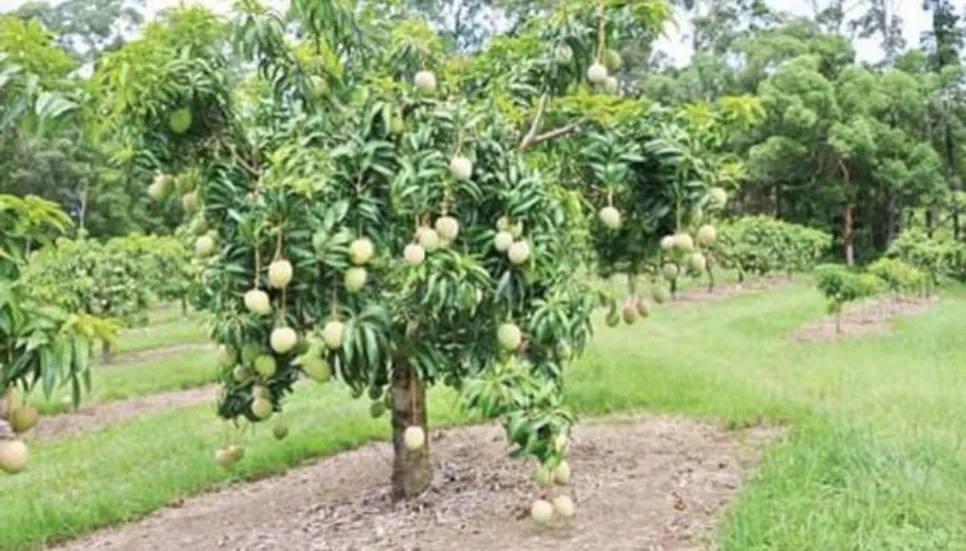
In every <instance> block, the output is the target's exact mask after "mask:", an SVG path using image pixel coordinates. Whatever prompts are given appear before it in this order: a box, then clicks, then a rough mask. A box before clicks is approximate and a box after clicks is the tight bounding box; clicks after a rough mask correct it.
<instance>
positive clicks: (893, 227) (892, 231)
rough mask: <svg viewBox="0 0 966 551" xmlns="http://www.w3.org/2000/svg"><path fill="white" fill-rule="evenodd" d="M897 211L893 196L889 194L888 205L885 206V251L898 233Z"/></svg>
mask: <svg viewBox="0 0 966 551" xmlns="http://www.w3.org/2000/svg"><path fill="white" fill-rule="evenodd" d="M898 211H899V209H898V205H897V201H896V196H895V194H892V193H890V194H889V204H888V205H887V206H886V231H885V246H884V248H885V249H888V248H889V246H890V245H892V242H893V241H894V240H895V238H896V232H897V231H898V227H897V226H898V222H899V220H898V218H899V217H898V216H896V213H897V212H898Z"/></svg>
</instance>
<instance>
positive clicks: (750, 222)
mask: <svg viewBox="0 0 966 551" xmlns="http://www.w3.org/2000/svg"><path fill="white" fill-rule="evenodd" d="M830 244H831V236H830V235H828V234H827V233H825V232H822V231H819V230H815V229H812V228H807V227H804V226H799V225H797V224H792V223H788V222H783V221H781V220H776V219H774V218H771V217H768V216H746V217H742V218H738V219H736V220H733V221H729V222H727V223H725V224H723V225H721V226H720V227H719V231H718V238H717V240H715V243H714V245H713V252H712V254H713V255H714V257H715V259H716V260H718V261H719V262H720V263H721V265H722V266H724V267H727V268H734V269H736V270H738V272H739V274H741V275H744V274H754V275H758V276H764V275H767V274H770V273H775V272H787V273H792V272H796V271H800V272H807V271H810V270H811V269H812V268H813V267H814V266H815V264H816V263H817V262H818V261H819V260H820V259H821V258H822V256H823V255H824V254H825V253H826V252H827V251H828V248H829V245H830Z"/></svg>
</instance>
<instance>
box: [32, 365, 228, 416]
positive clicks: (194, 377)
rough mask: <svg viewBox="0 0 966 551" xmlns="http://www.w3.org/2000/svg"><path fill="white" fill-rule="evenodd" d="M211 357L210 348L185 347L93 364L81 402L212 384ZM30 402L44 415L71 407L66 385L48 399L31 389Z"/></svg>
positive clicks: (214, 373) (145, 394)
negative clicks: (88, 387)
mask: <svg viewBox="0 0 966 551" xmlns="http://www.w3.org/2000/svg"><path fill="white" fill-rule="evenodd" d="M215 356H216V352H215V351H214V350H201V351H199V350H193V351H192V350H189V351H184V352H179V353H177V354H173V355H171V356H162V357H158V358H152V359H146V360H143V361H139V362H136V363H128V364H124V363H117V364H111V365H94V366H93V367H91V373H92V374H91V393H90V394H89V395H87V397H86V398H85V403H89V402H99V403H103V402H113V401H116V400H123V399H126V398H133V397H136V396H147V395H149V394H157V393H160V392H168V391H172V390H181V389H187V388H194V387H198V386H202V385H205V384H208V383H213V382H214V381H215V376H216V367H215ZM31 402H33V403H34V404H35V405H36V406H37V408H38V409H39V410H40V411H41V413H45V414H49V413H60V412H64V411H68V410H69V409H70V408H71V407H72V406H71V405H70V390H69V388H67V387H64V388H59V389H57V390H55V392H54V394H53V395H52V396H51V397H50V398H46V397H45V396H44V395H43V393H41V392H35V393H34V394H33V395H32V396H31Z"/></svg>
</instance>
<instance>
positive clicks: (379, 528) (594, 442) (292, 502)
mask: <svg viewBox="0 0 966 551" xmlns="http://www.w3.org/2000/svg"><path fill="white" fill-rule="evenodd" d="M778 434H779V430H778V429H773V428H755V429H749V430H746V431H744V432H740V433H735V432H727V431H725V430H724V429H722V428H720V427H717V426H713V425H708V424H702V423H696V422H693V421H685V420H680V419H671V418H665V417H636V418H633V419H622V420H618V421H616V422H615V420H614V419H613V418H612V419H609V420H608V421H607V422H606V423H605V422H603V421H596V422H590V423H587V424H582V425H581V426H579V427H578V428H577V429H576V430H575V437H574V441H573V444H572V445H571V454H570V463H571V465H572V468H573V485H572V486H570V487H567V488H564V491H565V492H566V493H569V494H570V495H572V496H573V498H574V501H575V502H576V504H577V515H576V516H575V517H574V518H572V519H570V520H569V521H565V522H564V521H557V523H556V525H554V526H553V527H551V528H544V529H541V528H538V527H536V526H534V525H533V524H532V522H531V521H530V519H529V506H530V503H531V501H532V500H533V499H535V496H536V495H537V493H536V491H535V489H534V487H533V485H532V484H531V483H530V482H529V481H528V474H529V469H528V468H527V467H526V466H525V465H524V464H522V463H520V462H516V461H513V460H510V459H507V458H506V454H505V451H506V450H505V440H504V438H503V434H502V431H501V430H500V429H499V428H498V427H493V426H486V427H471V428H460V429H452V430H447V431H442V432H439V433H434V435H433V436H434V437H433V440H432V442H431V449H432V454H433V459H434V462H435V464H436V476H435V478H434V481H433V485H432V487H431V489H430V490H429V491H428V492H427V493H426V494H424V495H423V496H422V497H420V498H418V499H416V500H414V501H412V502H411V503H408V504H406V505H403V506H393V505H392V504H391V503H390V501H389V498H388V495H387V490H388V488H387V482H388V480H389V473H390V457H391V448H389V447H388V446H387V445H386V444H385V443H381V444H373V445H369V446H365V447H363V448H360V449H357V450H354V451H351V452H347V453H343V454H339V455H336V456H333V457H331V458H328V459H326V460H322V461H320V462H317V463H315V464H312V465H310V466H307V467H303V468H299V469H294V470H291V471H289V472H288V473H286V474H284V475H281V476H278V477H275V478H270V479H265V480H261V481H258V482H254V483H248V484H241V485H238V486H233V487H231V488H227V489H224V490H221V491H218V492H215V493H211V494H207V495H202V496H198V497H195V498H190V499H187V500H185V501H184V502H182V503H181V504H179V506H178V507H176V508H167V509H164V510H161V511H158V512H157V513H155V514H152V515H151V516H149V517H148V518H146V519H144V520H142V521H139V522H135V523H132V524H126V525H122V526H119V527H117V528H112V529H106V530H103V531H100V532H97V533H95V534H93V535H91V536H89V537H87V538H84V539H81V540H77V541H74V542H70V543H67V544H65V545H63V546H60V547H56V548H53V549H58V550H62V551H72V550H76V551H80V550H85V551H87V550H106V549H116V550H132V549H137V550H139V551H152V550H172V551H175V550H177V551H182V550H185V549H191V550H192V551H205V550H225V549H230V550H275V549H286V550H290V551H296V550H306V551H307V550H313V551H323V550H340V551H347V550H357V551H362V550H367V551H368V550H389V549H392V550H397V549H398V550H416V549H419V550H421V551H430V550H439V551H452V550H454V549H461V550H467V551H477V550H478V551H484V550H486V551H491V550H494V549H498V550H504V549H505V550H527V551H538V550H548V551H549V550H554V551H562V550H574V551H576V550H593V551H609V550H628V551H630V550H645V549H646V550H650V549H661V550H664V551H670V550H685V549H687V550H696V549H706V548H709V547H711V544H710V543H709V542H710V541H711V538H712V536H713V530H714V526H715V523H716V522H717V520H718V518H719V515H720V513H721V511H722V509H723V507H724V506H725V505H726V504H727V503H728V502H729V500H730V499H731V498H732V496H733V495H734V492H735V490H736V489H737V488H738V486H739V485H740V483H741V482H742V479H743V478H744V477H745V475H746V474H747V473H748V471H749V470H750V469H751V468H752V467H753V466H754V465H755V464H756V462H757V456H758V452H759V451H760V450H761V449H762V447H763V446H764V444H765V443H767V442H768V441H770V440H771V439H773V438H774V437H776V436H777V435H778ZM281 445H285V444H284V443H282V444H281Z"/></svg>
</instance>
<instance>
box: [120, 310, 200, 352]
mask: <svg viewBox="0 0 966 551" xmlns="http://www.w3.org/2000/svg"><path fill="white" fill-rule="evenodd" d="M203 319H204V318H203V317H202V316H201V315H200V314H197V313H193V312H192V313H190V314H189V315H188V317H187V318H182V317H181V310H180V308H176V309H172V308H164V309H161V310H158V311H155V312H152V316H151V321H150V323H149V325H148V326H146V327H136V328H132V329H127V330H125V331H123V332H121V334H120V335H118V338H117V345H116V347H115V350H114V352H115V354H124V353H126V352H138V351H141V350H149V349H152V348H162V347H165V346H175V345H179V344H186V343H198V342H205V341H207V340H208V335H207V332H206V331H205V327H204V324H203ZM119 361H120V359H119Z"/></svg>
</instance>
